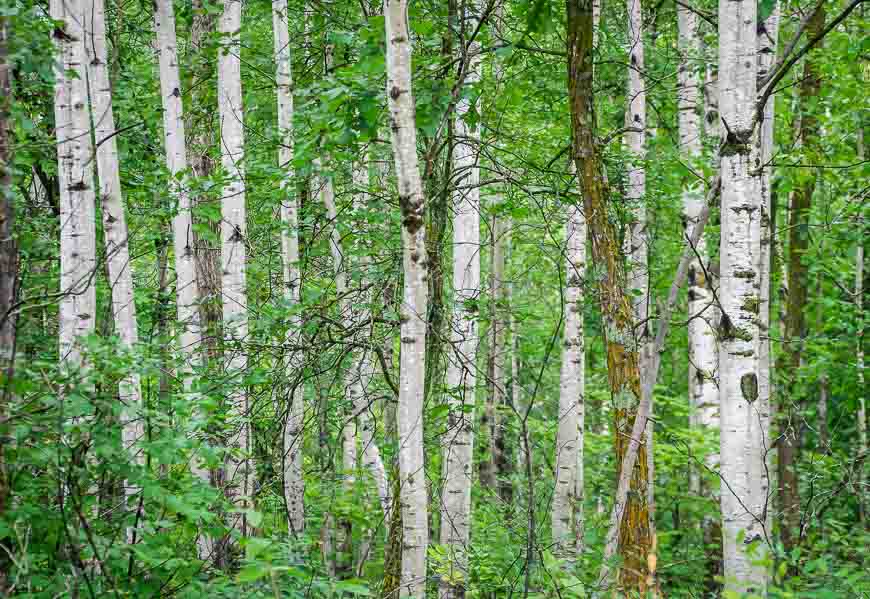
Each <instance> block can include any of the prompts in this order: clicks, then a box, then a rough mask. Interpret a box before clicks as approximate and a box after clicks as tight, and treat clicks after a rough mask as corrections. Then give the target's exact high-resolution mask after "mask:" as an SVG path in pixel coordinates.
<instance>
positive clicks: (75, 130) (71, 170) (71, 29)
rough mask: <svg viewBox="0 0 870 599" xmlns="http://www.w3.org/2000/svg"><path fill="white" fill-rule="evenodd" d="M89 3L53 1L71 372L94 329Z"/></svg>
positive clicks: (64, 326) (65, 325)
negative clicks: (87, 40)
mask: <svg viewBox="0 0 870 599" xmlns="http://www.w3.org/2000/svg"><path fill="white" fill-rule="evenodd" d="M84 5H85V2H84V1H83V0H69V1H66V2H61V1H60V0H52V3H51V15H52V18H53V19H55V20H57V21H60V22H61V27H62V28H63V34H62V35H55V36H54V39H55V43H56V44H57V49H58V53H59V55H60V59H59V60H58V62H57V63H56V67H55V98H54V115H55V123H56V125H55V136H56V137H57V158H58V170H57V176H58V187H59V189H60V291H61V293H62V294H63V296H62V297H61V300H60V310H59V320H60V327H59V333H58V336H59V342H60V362H61V365H62V366H63V367H65V368H66V369H67V370H68V371H69V372H70V374H73V373H75V372H76V371H79V372H82V371H81V368H82V367H83V361H82V346H81V344H80V340H81V339H82V338H83V337H86V336H88V335H90V334H92V333H93V332H94V323H95V319H96V309H97V296H96V285H95V279H96V275H97V262H96V226H95V222H94V219H95V207H94V172H93V165H92V163H91V152H92V149H93V148H92V144H91V133H90V129H91V121H90V114H89V113H88V90H87V78H86V61H87V57H86V56H85V32H84V29H83V24H84V22H85V18H86V15H85V11H84V8H85V6H84Z"/></svg>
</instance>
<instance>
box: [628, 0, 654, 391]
mask: <svg viewBox="0 0 870 599" xmlns="http://www.w3.org/2000/svg"><path fill="white" fill-rule="evenodd" d="M626 8H627V10H628V55H629V66H628V91H627V95H628V108H627V110H626V112H625V127H626V129H629V130H628V131H626V132H625V145H626V148H627V149H628V153H629V157H628V163H627V169H628V185H627V187H626V194H625V195H626V202H627V203H628V207H629V210H630V211H631V222H630V226H629V227H628V229H627V231H626V235H625V253H626V255H627V256H628V260H629V269H628V286H629V290H630V292H631V300H632V305H633V307H634V317H635V322H636V323H637V325H638V327H639V330H638V334H637V335H638V339H640V340H641V342H642V345H646V344H647V341H648V339H647V338H648V335H647V331H648V330H649V326H648V323H647V322H646V320H647V315H648V313H649V310H648V305H649V267H648V265H647V249H648V247H649V242H648V239H647V230H646V220H647V217H646V204H645V199H646V198H645V195H646V168H645V167H644V164H643V162H644V160H645V159H646V141H645V137H646V90H645V88H644V81H643V70H644V54H643V12H642V9H641V0H627V5H626ZM645 358H646V352H645V351H642V352H641V377H643V373H644V371H645V368H644V364H643V363H644V362H645V361H646V359H645Z"/></svg>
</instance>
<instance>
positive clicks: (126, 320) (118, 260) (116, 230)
mask: <svg viewBox="0 0 870 599" xmlns="http://www.w3.org/2000/svg"><path fill="white" fill-rule="evenodd" d="M85 11H86V12H85V14H86V15H87V20H86V21H85V35H86V43H85V49H86V55H87V59H88V63H87V75H88V87H89V91H90V101H91V110H92V115H93V122H94V137H95V139H96V143H97V148H96V150H97V152H96V153H97V177H98V181H99V194H100V202H101V206H100V207H101V210H102V216H103V237H104V240H105V244H106V263H107V267H108V273H109V287H110V288H111V290H112V314H113V315H114V318H115V331H116V332H117V333H118V336H119V337H120V340H121V346H122V347H123V348H125V349H127V350H131V349H133V348H134V347H135V346H136V344H137V343H138V342H139V331H138V327H137V324H136V303H135V301H134V299H133V272H132V265H131V264H130V250H129V246H128V242H129V232H128V229H127V218H126V215H125V209H124V198H123V197H122V195H121V171H120V165H119V162H118V145H117V137H116V136H115V116H114V113H113V111H112V87H111V82H110V81H109V68H108V51H107V49H106V20H105V19H106V9H105V5H104V2H103V0H85ZM119 397H120V400H121V404H122V408H121V409H122V412H121V427H122V428H121V435H122V440H123V443H124V447H125V449H127V450H128V451H130V452H131V453H132V454H133V456H134V459H135V461H136V463H138V464H140V465H141V464H144V462H145V456H144V454H143V453H142V451H141V449H136V448H135V445H136V443H137V442H138V441H139V440H141V439H142V438H143V436H144V433H145V427H144V422H145V421H144V414H143V413H142V407H143V406H142V390H141V387H140V382H139V373H138V372H137V371H136V369H135V368H134V369H133V370H131V372H130V374H129V375H128V376H127V377H126V378H125V379H124V380H122V381H121V383H120V385H119ZM138 492H139V489H138V488H136V487H135V486H134V485H132V484H130V483H129V482H126V483H125V484H124V494H125V498H126V501H127V507H128V509H129V508H130V507H132V506H133V503H134V502H135V499H134V498H135V496H136V495H137V494H138ZM131 540H132V539H131Z"/></svg>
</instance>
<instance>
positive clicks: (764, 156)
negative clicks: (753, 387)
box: [753, 2, 780, 530]
mask: <svg viewBox="0 0 870 599" xmlns="http://www.w3.org/2000/svg"><path fill="white" fill-rule="evenodd" d="M779 19H780V16H779V2H777V3H776V4H774V7H773V11H772V12H771V13H770V16H768V18H767V19H766V20H765V21H764V23H763V24H762V27H761V28H759V31H758V38H757V39H758V74H757V78H758V80H761V79H762V78H765V77H767V75H768V73H769V71H770V69H771V68H772V67H773V63H774V62H775V60H776V46H777V39H778V36H779ZM762 91H763V90H762ZM774 106H775V96H774V95H771V97H770V98H769V99H768V100H767V103H766V104H765V105H764V116H763V119H762V121H761V124H760V130H759V136H758V138H757V143H758V145H759V150H758V155H759V157H760V160H759V162H760V164H761V165H762V166H761V169H760V172H758V173H756V176H757V178H758V186H759V190H760V193H761V227H760V228H761V230H760V232H759V234H760V236H761V237H760V239H761V251H760V253H759V266H758V270H759V277H760V278H759V283H760V288H759V294H758V295H759V300H760V301H759V306H758V322H759V327H760V329H761V330H760V333H759V340H758V343H759V346H758V414H759V424H760V426H761V449H762V451H763V452H764V456H765V462H764V463H763V464H757V465H756V467H760V468H761V471H759V472H756V474H755V475H754V476H753V480H754V481H755V484H756V485H757V490H756V493H757V494H758V495H759V497H761V498H763V501H764V503H763V504H762V507H763V510H762V511H764V512H766V513H767V521H766V522H765V526H768V525H769V524H770V521H771V514H772V512H773V510H771V509H770V507H769V505H768V503H769V497H770V488H771V484H772V481H771V479H770V476H771V473H772V472H773V471H774V467H773V456H774V451H773V450H772V448H771V446H770V443H771V438H770V421H771V409H772V408H771V402H770V395H771V389H772V381H773V372H772V360H771V355H772V352H771V343H770V300H771V298H770V290H771V272H770V267H771V261H770V259H771V252H772V245H773V235H772V233H773V232H772V230H771V214H770V212H771V178H772V177H771V171H772V168H771V167H770V166H769V165H770V162H771V159H772V157H773V143H774ZM768 530H769V528H768Z"/></svg>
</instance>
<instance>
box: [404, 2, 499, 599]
mask: <svg viewBox="0 0 870 599" xmlns="http://www.w3.org/2000/svg"><path fill="white" fill-rule="evenodd" d="M478 10H479V7H478V5H477V2H474V1H472V2H469V3H468V4H466V6H465V14H464V15H463V17H462V18H463V20H464V21H465V23H466V24H465V27H466V29H467V30H468V31H474V30H475V29H476V27H477V23H478V19H479V16H478V14H477V11H478ZM468 52H469V54H470V56H469V64H468V72H467V75H466V78H465V84H466V85H473V84H475V83H477V82H478V81H479V80H480V44H479V43H477V42H472V43H471V44H469V45H468ZM478 104H479V103H478ZM471 109H472V105H471V102H470V100H469V99H467V98H462V99H461V100H460V101H459V102H458V103H457V105H456V119H455V124H454V131H455V135H456V139H457V143H456V146H455V148H454V150H453V151H454V155H453V169H454V172H455V173H456V176H457V187H458V189H457V190H456V191H455V192H454V194H453V244H452V246H453V310H452V313H453V316H452V319H451V327H450V330H451V333H450V344H451V350H450V351H449V352H448V354H449V355H448V361H447V388H448V398H447V401H448V406H449V409H450V412H449V416H448V428H447V432H446V433H445V435H444V439H443V454H444V457H443V461H442V468H443V472H442V477H443V479H444V486H443V488H442V491H441V544H442V545H445V546H446V550H447V551H448V558H449V560H450V565H449V570H448V575H447V576H445V577H444V578H443V579H442V581H441V584H440V586H439V595H440V597H442V598H445V599H452V598H458V597H464V596H465V592H466V583H467V581H468V580H469V571H468V558H467V555H466V551H467V549H468V542H469V535H470V528H471V478H472V472H473V469H474V465H473V447H474V430H473V426H474V412H473V411H471V410H469V411H466V410H468V408H469V407H470V408H473V407H474V403H475V388H476V384H477V346H478V323H477V314H478V309H477V302H478V301H479V300H480V299H481V298H480V251H481V248H480V188H479V183H480V170H479V168H478V166H477V150H478V149H477V143H476V142H477V140H478V139H479V135H480V134H479V130H478V128H477V126H476V125H469V124H468V123H466V122H465V120H464V118H465V116H466V115H467V114H468V112H469V110H471ZM475 109H477V108H476V107H475ZM494 326H495V325H494ZM403 337H404V334H403ZM404 351H405V348H404V347H403V348H402V353H403V354H404ZM493 384H496V383H495V382H493ZM487 399H488V401H487V403H488V405H487V408H486V409H487V410H488V416H489V417H490V419H489V422H490V423H493V422H494V418H495V413H494V408H493V407H492V404H493V403H494V401H495V398H494V397H488V398H487ZM493 432H494V431H493V429H492V428H491V429H490V431H489V443H490V452H489V456H488V457H487V458H485V461H487V462H488V467H489V468H492V467H493V466H494V464H493V456H494V451H493V450H494V448H495V435H494V434H493Z"/></svg>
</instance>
